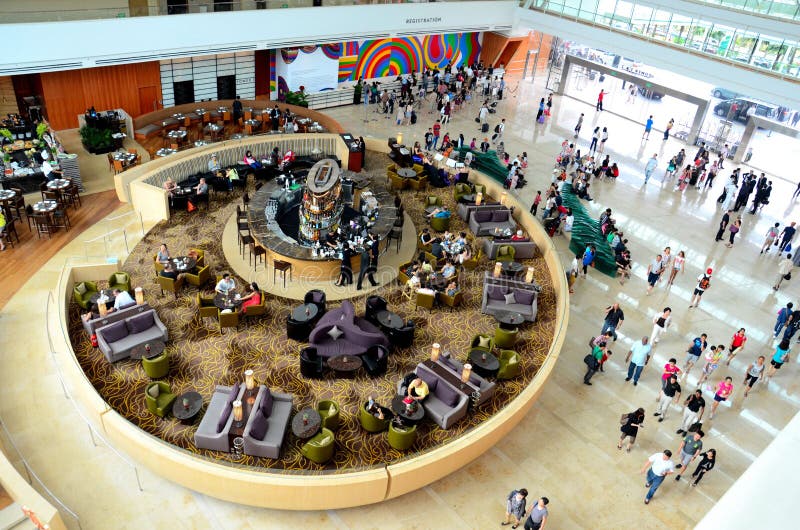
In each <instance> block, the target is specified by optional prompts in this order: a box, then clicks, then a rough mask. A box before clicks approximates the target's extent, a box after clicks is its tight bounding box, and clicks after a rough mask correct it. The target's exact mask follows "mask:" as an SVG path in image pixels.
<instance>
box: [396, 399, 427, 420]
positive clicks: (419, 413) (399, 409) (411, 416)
mask: <svg viewBox="0 0 800 530" xmlns="http://www.w3.org/2000/svg"><path fill="white" fill-rule="evenodd" d="M403 399H405V396H399V395H398V396H395V397H394V398H392V412H394V413H395V414H396V415H397V416H399V417H400V420H401V421H402V422H403V424H405V425H409V426H410V425H416V424H417V423H419V422H420V421H422V418H424V417H425V409H424V408H423V407H422V403H420V402H419V401H417V409H416V410H415V411H414V412H411V413H410V412H408V409H407V408H406V404H405V403H404V402H403Z"/></svg>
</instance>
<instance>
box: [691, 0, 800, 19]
mask: <svg viewBox="0 0 800 530" xmlns="http://www.w3.org/2000/svg"><path fill="white" fill-rule="evenodd" d="M694 1H695V2H699V3H701V4H711V5H717V6H722V7H727V8H730V9H737V10H739V11H746V12H749V13H757V14H759V15H769V16H772V17H778V18H788V19H791V20H800V3H798V2H797V0H694Z"/></svg>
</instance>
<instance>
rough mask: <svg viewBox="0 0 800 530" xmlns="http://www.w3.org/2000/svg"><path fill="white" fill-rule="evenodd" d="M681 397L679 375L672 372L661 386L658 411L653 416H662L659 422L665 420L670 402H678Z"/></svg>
mask: <svg viewBox="0 0 800 530" xmlns="http://www.w3.org/2000/svg"><path fill="white" fill-rule="evenodd" d="M680 397H681V385H680V383H678V376H677V375H675V374H672V375H670V376H669V379H668V380H667V381H666V382H665V383H664V386H663V387H662V388H661V395H660V396H659V398H658V406H656V411H655V412H654V413H653V416H660V417H659V418H658V421H659V422H662V421H664V420H665V419H666V418H667V413H668V412H669V406H670V403H678V400H679V399H680Z"/></svg>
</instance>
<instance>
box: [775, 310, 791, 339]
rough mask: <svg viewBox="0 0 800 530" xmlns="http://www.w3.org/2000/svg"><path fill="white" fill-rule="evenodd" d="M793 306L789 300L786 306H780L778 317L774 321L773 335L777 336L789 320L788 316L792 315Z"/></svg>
mask: <svg viewBox="0 0 800 530" xmlns="http://www.w3.org/2000/svg"><path fill="white" fill-rule="evenodd" d="M793 307H794V304H793V303H791V302H789V303H788V304H786V307H784V308H781V310H780V311H778V319H777V320H776V321H775V327H774V328H773V334H772V336H773V337H775V338H778V334H779V333H780V332H781V330H782V329H783V328H784V327H785V326H786V325H787V323H788V322H789V317H790V316H791V315H792V308H793Z"/></svg>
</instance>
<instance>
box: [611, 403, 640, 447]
mask: <svg viewBox="0 0 800 530" xmlns="http://www.w3.org/2000/svg"><path fill="white" fill-rule="evenodd" d="M620 423H621V424H622V426H621V427H620V428H619V431H620V432H621V433H622V435H621V436H620V437H619V443H617V449H622V444H623V443H625V439H626V438H627V439H628V447H627V448H626V449H625V451H627V452H628V453H630V452H631V447H633V443H634V442H635V441H636V435H637V434H639V428H642V429H644V425H642V424H643V423H644V409H643V408H641V407H639V408H638V409H636V410H634V411H633V412H629V413H628V414H623V415H622V417H621V418H620Z"/></svg>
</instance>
